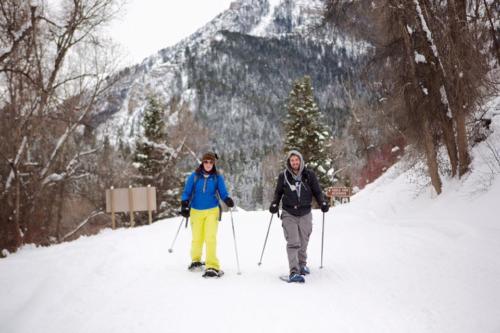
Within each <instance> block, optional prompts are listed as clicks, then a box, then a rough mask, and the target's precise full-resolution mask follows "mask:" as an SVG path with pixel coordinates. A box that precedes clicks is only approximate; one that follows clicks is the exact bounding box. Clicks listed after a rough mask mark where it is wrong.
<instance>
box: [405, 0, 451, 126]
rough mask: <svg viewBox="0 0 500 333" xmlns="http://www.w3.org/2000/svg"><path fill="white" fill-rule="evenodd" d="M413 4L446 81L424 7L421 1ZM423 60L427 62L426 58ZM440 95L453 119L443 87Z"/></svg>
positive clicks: (415, 0) (417, 0)
mask: <svg viewBox="0 0 500 333" xmlns="http://www.w3.org/2000/svg"><path fill="white" fill-rule="evenodd" d="M413 2H414V3H415V6H416V9H417V14H418V17H419V20H420V23H421V25H422V29H423V30H424V32H425V36H426V37H427V42H428V43H429V45H430V47H431V50H432V53H433V54H434V57H435V58H436V60H437V62H438V64H439V68H440V69H441V72H442V73H443V79H444V80H446V77H447V76H446V71H445V70H444V67H443V63H442V62H441V58H440V56H439V52H438V49H437V47H436V43H435V42H434V38H433V37H432V32H431V30H430V29H429V26H428V25H427V21H426V20H425V17H424V14H423V12H422V7H420V2H419V0H413ZM417 57H418V56H417V54H416V56H415V62H417V63H418V62H419V60H422V59H418V58H417ZM423 60H424V61H425V57H424V59H423ZM440 93H441V101H442V102H443V104H444V105H445V106H446V109H447V112H446V116H447V117H448V118H452V113H451V110H450V105H449V104H448V96H447V92H446V89H445V88H444V87H441V89H440Z"/></svg>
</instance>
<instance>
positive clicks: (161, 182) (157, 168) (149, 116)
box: [134, 96, 181, 217]
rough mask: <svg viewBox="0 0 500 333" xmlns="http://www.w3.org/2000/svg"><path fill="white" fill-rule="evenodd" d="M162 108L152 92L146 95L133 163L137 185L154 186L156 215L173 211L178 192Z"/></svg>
mask: <svg viewBox="0 0 500 333" xmlns="http://www.w3.org/2000/svg"><path fill="white" fill-rule="evenodd" d="M163 115H164V108H163V106H162V105H161V104H160V103H159V102H158V100H157V98H156V97H155V96H148V97H147V105H146V108H145V110H144V118H143V122H142V128H143V130H144V131H143V133H142V134H141V135H140V137H139V138H138V139H137V144H136V151H135V156H134V166H135V167H136V168H137V169H138V171H139V175H138V176H137V178H136V179H137V183H138V185H151V186H155V187H156V194H157V201H158V202H159V203H160V205H159V206H158V207H157V208H158V210H157V217H166V216H173V215H175V211H176V209H177V206H178V196H179V192H180V178H181V177H180V176H179V175H178V174H177V171H176V167H175V161H176V151H175V150H174V149H173V148H171V147H169V146H168V135H167V132H166V128H165V122H164V121H163Z"/></svg>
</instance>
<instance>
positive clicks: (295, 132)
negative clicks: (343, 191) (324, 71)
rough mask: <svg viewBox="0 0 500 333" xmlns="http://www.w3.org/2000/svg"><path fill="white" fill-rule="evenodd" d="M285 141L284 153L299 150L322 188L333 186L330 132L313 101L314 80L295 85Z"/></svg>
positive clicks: (286, 124) (305, 79) (300, 80)
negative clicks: (329, 174)
mask: <svg viewBox="0 0 500 333" xmlns="http://www.w3.org/2000/svg"><path fill="white" fill-rule="evenodd" d="M285 129H286V137H285V145H284V150H285V152H288V151H290V150H292V149H297V150H298V151H300V152H301V153H302V155H303V156H304V160H305V162H306V164H307V167H309V168H311V169H312V170H313V171H314V172H315V173H316V175H317V176H318V180H319V182H320V184H321V186H322V187H323V188H324V187H327V186H331V183H332V180H331V177H329V176H328V171H329V170H330V169H331V168H332V160H331V158H330V157H329V151H330V140H331V132H330V130H329V129H328V127H327V125H326V121H325V120H324V118H323V115H322V114H321V113H320V111H319V108H318V106H317V104H316V102H315V101H314V95H313V88H312V84H311V78H310V77H309V76H304V77H303V78H301V79H298V80H296V81H295V82H294V84H293V88H292V91H291V93H290V97H289V101H288V115H287V118H286V121H285Z"/></svg>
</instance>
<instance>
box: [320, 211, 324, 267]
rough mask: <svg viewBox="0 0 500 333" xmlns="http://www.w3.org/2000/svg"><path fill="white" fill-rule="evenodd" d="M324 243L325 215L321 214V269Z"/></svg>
mask: <svg viewBox="0 0 500 333" xmlns="http://www.w3.org/2000/svg"><path fill="white" fill-rule="evenodd" d="M324 241H325V213H323V225H322V226H321V266H319V268H320V269H321V268H323V244H324Z"/></svg>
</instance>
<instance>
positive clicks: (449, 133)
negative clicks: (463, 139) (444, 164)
mask: <svg viewBox="0 0 500 333" xmlns="http://www.w3.org/2000/svg"><path fill="white" fill-rule="evenodd" d="M441 127H442V129H443V136H444V138H443V139H444V143H445V145H446V151H447V152H448V158H449V159H450V166H451V176H452V177H455V176H456V175H457V169H458V152H457V144H456V140H455V132H454V130H453V121H452V120H451V119H450V118H448V117H446V116H445V115H443V116H442V117H441Z"/></svg>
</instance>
